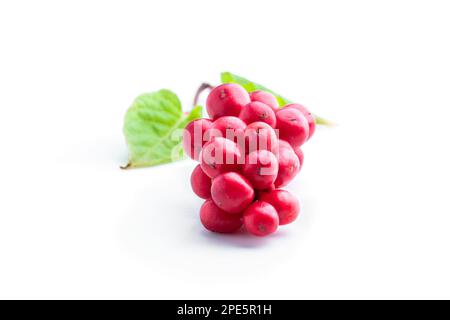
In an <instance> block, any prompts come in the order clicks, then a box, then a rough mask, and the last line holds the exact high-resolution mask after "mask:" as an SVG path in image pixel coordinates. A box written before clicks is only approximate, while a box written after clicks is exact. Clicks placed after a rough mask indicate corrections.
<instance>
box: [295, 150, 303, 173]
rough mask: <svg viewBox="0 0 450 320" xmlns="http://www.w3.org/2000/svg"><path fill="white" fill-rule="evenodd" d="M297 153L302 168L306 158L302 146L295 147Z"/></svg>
mask: <svg viewBox="0 0 450 320" xmlns="http://www.w3.org/2000/svg"><path fill="white" fill-rule="evenodd" d="M294 152H295V154H296V155H297V158H298V161H299V162H300V169H301V168H302V167H303V161H304V159H305V155H304V154H303V151H302V149H301V148H300V147H297V148H295V149H294Z"/></svg>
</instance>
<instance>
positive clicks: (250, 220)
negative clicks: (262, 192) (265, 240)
mask: <svg viewBox="0 0 450 320" xmlns="http://www.w3.org/2000/svg"><path fill="white" fill-rule="evenodd" d="M278 224H279V218H278V214H277V211H276V210H275V208H274V207H273V206H272V205H271V204H269V203H267V202H264V201H255V202H254V203H253V204H251V205H250V206H249V207H248V208H247V209H246V210H245V212H244V225H245V228H246V229H247V231H248V232H249V233H251V234H253V235H255V236H259V237H264V236H267V235H269V234H271V233H274V232H275V231H277V229H278Z"/></svg>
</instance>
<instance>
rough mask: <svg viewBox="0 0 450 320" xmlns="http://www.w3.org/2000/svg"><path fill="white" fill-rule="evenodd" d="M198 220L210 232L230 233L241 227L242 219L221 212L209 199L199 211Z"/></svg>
mask: <svg viewBox="0 0 450 320" xmlns="http://www.w3.org/2000/svg"><path fill="white" fill-rule="evenodd" d="M200 220H201V222H202V224H203V226H204V227H205V228H206V229H208V230H209V231H212V232H219V233H231V232H234V231H237V230H238V229H239V228H240V227H241V226H242V218H241V216H238V215H233V214H229V213H227V212H225V211H223V210H221V209H220V208H219V207H218V206H216V205H215V204H214V202H213V201H212V200H211V199H209V200H206V201H205V203H203V205H202V207H201V209H200Z"/></svg>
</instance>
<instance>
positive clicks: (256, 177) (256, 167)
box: [242, 150, 278, 190]
mask: <svg viewBox="0 0 450 320" xmlns="http://www.w3.org/2000/svg"><path fill="white" fill-rule="evenodd" d="M242 173H243V175H244V176H245V177H246V178H247V179H248V180H249V181H250V183H251V184H252V186H253V187H254V188H255V189H258V190H264V189H267V188H270V187H271V186H272V184H273V183H274V182H275V179H276V178H277V175H278V160H277V158H276V157H275V155H274V154H273V153H272V152H270V151H267V150H257V151H253V152H252V153H250V154H248V155H247V156H246V157H245V164H244V165H243V167H242Z"/></svg>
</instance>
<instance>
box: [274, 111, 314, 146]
mask: <svg viewBox="0 0 450 320" xmlns="http://www.w3.org/2000/svg"><path fill="white" fill-rule="evenodd" d="M277 128H278V130H279V134H280V139H283V140H286V141H287V142H289V143H290V144H291V145H292V147H298V146H301V145H302V144H303V143H305V141H306V140H307V139H308V136H309V127H308V121H307V120H306V118H305V116H304V115H303V114H302V113H301V112H300V111H298V110H296V109H294V108H287V109H285V108H283V109H280V110H279V111H278V112H277Z"/></svg>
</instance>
